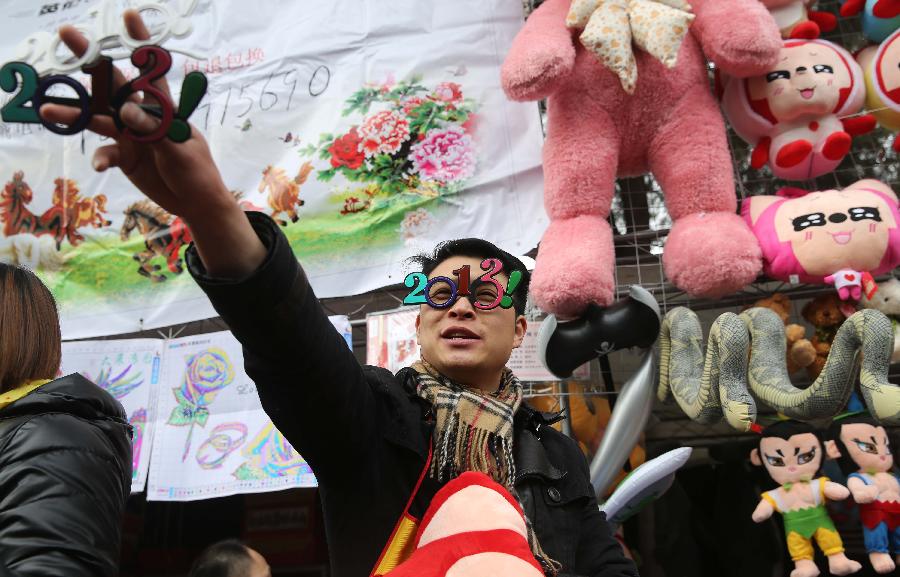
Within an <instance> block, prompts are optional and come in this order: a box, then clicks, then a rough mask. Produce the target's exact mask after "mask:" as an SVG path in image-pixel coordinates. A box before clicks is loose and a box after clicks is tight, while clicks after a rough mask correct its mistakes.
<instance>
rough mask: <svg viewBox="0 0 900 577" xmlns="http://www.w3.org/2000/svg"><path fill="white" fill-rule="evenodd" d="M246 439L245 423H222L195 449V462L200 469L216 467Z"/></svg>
mask: <svg viewBox="0 0 900 577" xmlns="http://www.w3.org/2000/svg"><path fill="white" fill-rule="evenodd" d="M245 440H247V425H245V424H243V423H222V424H221V425H219V426H217V427H216V428H214V429H213V430H212V432H211V433H210V434H209V438H208V439H206V440H205V441H203V444H202V445H200V448H199V449H197V456H196V459H197V464H198V465H200V468H201V469H204V470H209V469H218V468H220V467H221V466H222V465H223V464H224V463H225V459H227V458H228V456H229V455H230V454H231V453H233V452H234V451H236V450H237V449H239V448H240V446H241V445H243V444H244V441H245Z"/></svg>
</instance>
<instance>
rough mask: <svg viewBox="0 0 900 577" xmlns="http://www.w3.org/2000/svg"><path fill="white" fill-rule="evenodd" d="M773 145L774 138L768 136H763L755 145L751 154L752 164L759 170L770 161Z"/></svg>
mask: <svg viewBox="0 0 900 577" xmlns="http://www.w3.org/2000/svg"><path fill="white" fill-rule="evenodd" d="M771 146H772V139H771V138H769V137H768V136H766V137H764V138H761V139H760V141H759V142H757V143H756V146H754V147H753V153H752V154H751V155H750V166H752V167H753V168H755V169H756V170H759V169H760V168H762V167H764V166H765V165H766V163H767V162H769V149H770V148H771Z"/></svg>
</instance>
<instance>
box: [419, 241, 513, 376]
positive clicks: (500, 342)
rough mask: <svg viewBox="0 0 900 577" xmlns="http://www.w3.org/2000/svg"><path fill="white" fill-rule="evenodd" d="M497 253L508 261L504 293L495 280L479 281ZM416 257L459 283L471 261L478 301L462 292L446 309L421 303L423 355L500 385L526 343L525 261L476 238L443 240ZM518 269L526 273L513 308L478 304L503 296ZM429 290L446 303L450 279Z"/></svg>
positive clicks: (430, 272)
mask: <svg viewBox="0 0 900 577" xmlns="http://www.w3.org/2000/svg"><path fill="white" fill-rule="evenodd" d="M491 258H493V259H497V260H498V261H500V263H502V264H503V270H502V272H500V273H499V274H496V275H494V278H495V279H496V280H497V281H498V282H499V284H500V288H501V290H500V292H499V294H498V289H497V287H496V286H495V285H494V284H492V283H490V282H476V281H477V279H478V278H479V277H481V276H482V275H483V274H484V273H485V272H486V271H485V270H484V269H482V268H481V264H482V261H483V260H485V259H491ZM411 260H412V261H413V262H417V263H419V264H420V265H421V266H422V272H423V273H424V274H425V276H427V277H428V278H429V279H432V278H435V277H439V276H443V277H448V278H450V279H452V280H453V282H454V283H457V284H459V277H458V276H457V274H458V273H456V272H454V271H459V270H460V268H461V267H463V266H466V265H468V267H469V271H470V273H469V274H470V278H471V283H470V285H471V286H470V291H471V294H472V298H473V300H469V298H463V297H458V298H457V299H456V302H454V303H453V304H452V305H451V306H449V307H447V308H443V309H440V308H434V307H431V306H429V305H421V306H420V309H419V316H418V318H417V319H416V335H417V337H418V340H419V345H420V346H421V348H422V358H423V359H424V360H426V361H428V362H429V363H431V365H432V366H434V368H435V369H437V370H438V371H440V372H441V374H443V375H445V376H447V377H449V378H451V379H453V380H455V381H457V382H459V383H461V384H464V385H467V386H471V387H479V388H482V389H485V390H494V389H496V387H497V386H498V385H499V383H500V381H499V379H500V374H501V373H502V371H503V367H504V366H506V363H507V361H509V356H510V354H511V353H512V350H513V349H514V348H516V347H518V346H519V345H520V344H522V339H523V338H524V336H525V329H526V326H527V323H526V321H525V316H524V312H525V303H526V300H527V295H528V285H529V282H530V274H529V273H528V270H527V269H526V268H525V265H524V264H522V261H520V260H519V259H518V258H516V257H514V256H513V255H511V254H509V253H508V252H506V251H504V250H502V249H500V248H498V247H496V246H494V245H493V244H491V243H490V242H487V241H485V240H480V239H476V238H466V239H460V240H451V241H446V242H443V243H441V244H439V245H438V246H437V247H435V249H434V252H432V253H431V254H428V255H419V256H417V257H413V258H412V259H411ZM513 271H519V272H520V273H521V275H522V278H521V281H520V282H519V284H518V285H517V286H516V288H515V290H514V291H513V293H512V295H511V296H512V301H513V306H512V307H510V308H503V307H500V306H497V307H495V308H492V309H490V310H481V309H479V308H478V307H476V306H475V302H481V303H483V305H487V304H489V303H491V302H493V301H495V299H496V298H498V297H502V296H503V289H506V288H507V286H508V284H509V275H510V274H511V273H512V272H513ZM429 295H430V296H431V297H433V300H435V301H436V302H441V299H443V301H444V302H446V301H447V299H448V298H449V296H450V289H449V287H448V286H447V284H446V283H443V282H439V283H434V284H433V285H432V286H431V287H430V291H429ZM473 301H474V302H473Z"/></svg>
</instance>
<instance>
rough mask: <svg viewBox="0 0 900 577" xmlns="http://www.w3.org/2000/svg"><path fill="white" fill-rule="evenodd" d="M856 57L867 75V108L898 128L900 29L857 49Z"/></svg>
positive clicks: (898, 144) (898, 142) (899, 145)
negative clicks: (873, 44)
mask: <svg viewBox="0 0 900 577" xmlns="http://www.w3.org/2000/svg"><path fill="white" fill-rule="evenodd" d="M856 60H857V61H858V62H859V64H860V66H862V69H863V72H865V75H866V108H867V109H868V110H869V111H870V112H871V114H872V115H874V116H875V118H877V119H878V123H879V124H881V126H883V127H884V128H886V129H888V130H891V131H893V132H898V131H900V30H897V31H896V32H894V33H893V34H891V35H890V36H888V38H887V40H885V41H884V42H882V43H881V44H879V45H876V46H869V47H868V48H866V49H864V50H862V51H860V53H859V54H857V56H856ZM894 150H896V151H898V152H900V138H894Z"/></svg>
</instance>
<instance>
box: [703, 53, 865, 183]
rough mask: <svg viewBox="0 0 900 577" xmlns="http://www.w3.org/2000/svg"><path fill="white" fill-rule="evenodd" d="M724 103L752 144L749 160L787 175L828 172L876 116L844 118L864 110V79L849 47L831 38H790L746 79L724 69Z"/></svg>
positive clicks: (812, 175) (739, 131)
mask: <svg viewBox="0 0 900 577" xmlns="http://www.w3.org/2000/svg"><path fill="white" fill-rule="evenodd" d="M721 81H722V85H723V86H724V92H723V95H722V108H723V110H724V111H725V117H726V118H727V119H728V122H729V123H731V125H732V127H734V130H735V132H737V134H738V135H739V136H740V137H741V138H743V139H744V140H745V141H747V142H748V143H749V144H751V145H752V146H753V147H754V149H753V155H752V157H751V165H752V166H753V167H754V168H757V169H759V168H762V167H763V166H765V165H766V164H768V165H769V166H770V167H771V169H772V173H773V174H774V175H775V176H777V177H779V178H784V179H788V180H808V179H811V178H815V177H818V176H821V175H823V174H826V173H828V172H831V171H832V170H834V169H835V168H837V166H838V165H839V164H840V163H841V161H842V160H843V159H844V157H845V156H846V155H847V152H848V151H849V150H850V144H851V141H852V136H853V135H856V134H861V133H864V132H867V131H870V130H872V128H874V126H875V120H874V118H872V117H868V116H865V117H859V118H852V119H842V117H844V116H846V115H849V114H854V113H856V112H858V111H859V110H860V109H862V107H863V104H864V102H865V96H866V91H865V81H864V79H863V73H862V68H860V66H859V64H857V63H856V61H855V60H854V59H853V57H852V56H851V55H850V53H849V52H847V51H846V50H844V49H843V48H841V47H840V46H838V45H837V44H834V43H832V42H828V41H827V40H786V41H785V42H784V47H783V48H782V50H781V55H780V57H779V59H778V62H777V63H776V64H775V66H773V67H772V68H770V69H769V70H767V71H766V72H765V73H764V74H760V75H757V76H752V77H750V78H746V79H733V78H729V77H727V76H724V75H723V76H722V78H721Z"/></svg>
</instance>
